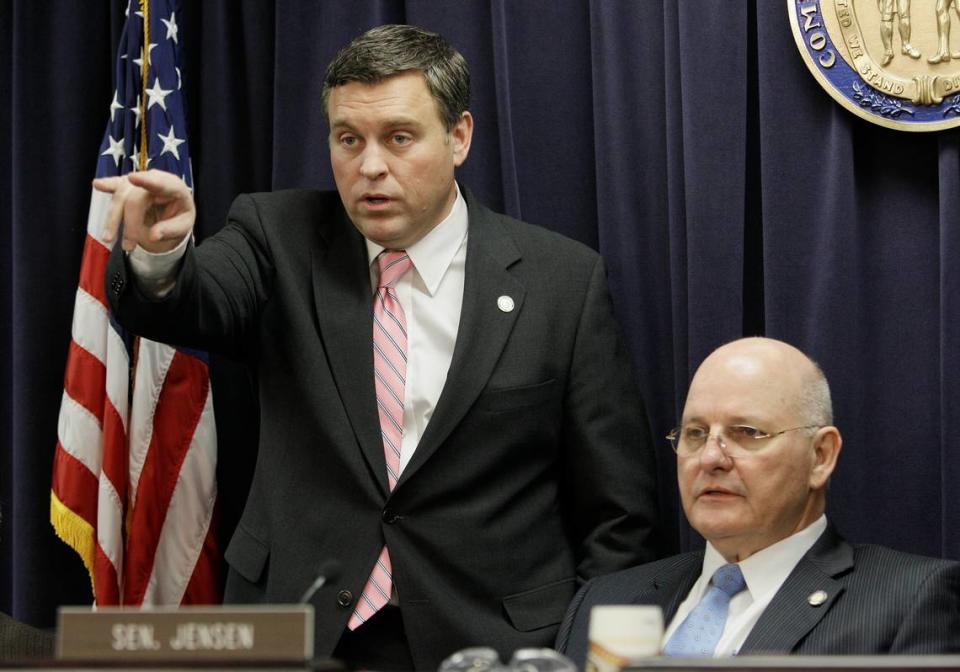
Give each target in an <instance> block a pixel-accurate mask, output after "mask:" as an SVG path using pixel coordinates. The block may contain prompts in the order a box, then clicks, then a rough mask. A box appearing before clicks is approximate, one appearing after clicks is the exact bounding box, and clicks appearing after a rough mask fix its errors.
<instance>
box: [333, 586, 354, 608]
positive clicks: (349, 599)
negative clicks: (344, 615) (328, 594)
mask: <svg viewBox="0 0 960 672" xmlns="http://www.w3.org/2000/svg"><path fill="white" fill-rule="evenodd" d="M337 604H339V605H340V606H341V607H349V606H350V605H351V604H353V593H351V592H350V591H349V590H341V591H340V592H339V593H337Z"/></svg>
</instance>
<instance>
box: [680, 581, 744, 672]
mask: <svg viewBox="0 0 960 672" xmlns="http://www.w3.org/2000/svg"><path fill="white" fill-rule="evenodd" d="M746 587H747V583H746V581H744V578H743V572H741V571H740V565H734V564H728V565H724V566H723V567H721V568H720V569H718V570H717V571H715V572H714V573H713V576H712V577H711V578H710V585H709V586H708V587H707V592H706V593H705V594H704V595H703V598H702V599H701V600H700V603H699V604H698V605H697V606H696V607H694V608H693V610H692V611H691V612H690V613H689V614H687V617H686V618H685V619H684V621H683V623H681V624H680V626H679V627H678V628H677V629H676V630H675V631H674V632H673V635H672V636H671V637H670V641H668V642H667V643H666V645H665V646H664V647H663V653H664V655H667V656H711V655H713V653H714V651H715V650H716V648H717V643H718V642H719V641H720V636H721V635H722V634H723V629H724V627H725V625H726V622H727V612H728V610H729V608H730V598H731V597H733V596H734V595H736V594H737V593H739V592H740V591H742V590H743V589H744V588H746Z"/></svg>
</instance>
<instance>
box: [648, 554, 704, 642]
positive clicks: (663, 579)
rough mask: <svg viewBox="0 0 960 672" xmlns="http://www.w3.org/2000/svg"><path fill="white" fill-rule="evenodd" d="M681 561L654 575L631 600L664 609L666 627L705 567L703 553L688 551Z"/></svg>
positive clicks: (681, 557)
mask: <svg viewBox="0 0 960 672" xmlns="http://www.w3.org/2000/svg"><path fill="white" fill-rule="evenodd" d="M679 559H681V560H682V562H681V563H678V564H677V565H674V566H672V567H670V568H668V569H667V570H665V571H663V572H661V573H659V574H658V575H657V576H654V577H653V578H652V579H651V580H650V582H649V584H647V585H646V586H644V587H642V588H641V590H640V591H639V592H638V593H637V594H636V595H634V597H633V598H632V599H631V600H630V602H631V603H632V604H655V605H657V606H659V607H660V609H661V610H662V611H663V625H664V628H666V627H668V626H669V625H670V621H672V620H673V617H674V615H675V614H676V613H677V609H678V608H679V607H680V603H681V602H683V600H684V599H686V597H687V594H688V593H689V592H690V589H691V588H693V584H694V583H696V582H697V577H698V576H700V570H701V568H702V567H703V553H688V554H685V555H682V556H680V557H679Z"/></svg>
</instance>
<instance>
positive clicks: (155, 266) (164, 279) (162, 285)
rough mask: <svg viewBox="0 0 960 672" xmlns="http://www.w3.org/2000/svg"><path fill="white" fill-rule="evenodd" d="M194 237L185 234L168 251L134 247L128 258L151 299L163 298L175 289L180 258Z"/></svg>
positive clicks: (139, 285) (137, 278)
mask: <svg viewBox="0 0 960 672" xmlns="http://www.w3.org/2000/svg"><path fill="white" fill-rule="evenodd" d="M192 238H193V236H184V238H183V240H181V241H180V244H179V245H177V246H176V247H175V248H173V249H172V250H169V251H167V252H148V251H147V250H145V249H143V248H142V247H140V246H139V245H137V246H136V247H135V248H133V251H131V252H130V253H129V254H128V255H127V258H128V259H129V260H130V268H131V269H132V270H133V277H134V278H135V280H136V283H137V287H138V288H139V289H140V291H141V292H143V293H144V294H146V295H147V296H148V297H150V298H151V299H162V298H164V297H165V296H166V295H167V294H169V293H170V292H171V291H172V290H173V287H174V285H176V284H177V272H178V270H179V264H180V260H181V259H183V255H184V254H186V252H187V245H189V244H190V240H191V239H192Z"/></svg>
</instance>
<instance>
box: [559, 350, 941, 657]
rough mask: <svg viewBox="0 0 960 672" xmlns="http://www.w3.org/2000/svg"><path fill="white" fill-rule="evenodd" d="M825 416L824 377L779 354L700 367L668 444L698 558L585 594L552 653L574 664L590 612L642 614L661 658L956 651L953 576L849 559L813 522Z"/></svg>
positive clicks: (668, 562) (842, 544)
mask: <svg viewBox="0 0 960 672" xmlns="http://www.w3.org/2000/svg"><path fill="white" fill-rule="evenodd" d="M832 415H833V413H832V407H831V401H830V388H829V386H828V385H827V381H826V379H825V377H824V376H823V373H822V372H821V371H820V369H819V367H817V365H816V364H815V363H814V362H813V361H811V360H810V359H809V358H808V357H807V356H806V355H804V354H803V353H801V352H800V351H799V350H797V349H796V348H794V347H792V346H790V345H787V344H786V343H782V342H780V341H775V340H771V339H765V338H748V339H743V340H740V341H735V342H733V343H730V344H727V345H725V346H723V347H721V348H719V349H718V350H716V351H715V352H714V353H713V354H711V355H710V356H709V357H707V359H706V360H704V362H703V364H701V366H700V368H699V369H698V370H697V373H696V375H695V376H694V378H693V381H692V382H691V384H690V390H689V393H688V395H687V401H686V405H685V407H684V411H683V419H682V422H681V424H680V426H679V427H678V428H677V429H676V430H674V431H673V432H672V433H671V434H670V437H669V438H670V440H671V443H672V444H673V446H674V450H675V451H676V454H677V474H678V481H679V485H680V497H681V500H682V503H683V509H684V512H685V513H686V516H687V519H688V520H689V522H690V524H691V526H692V527H693V528H694V529H696V530H697V531H698V532H699V533H700V534H701V535H703V537H704V538H705V539H706V540H707V547H706V551H705V552H694V553H686V554H683V555H679V556H675V557H672V558H667V559H665V560H661V561H658V562H654V563H649V564H646V565H642V566H639V567H636V568H633V569H629V570H625V571H622V572H617V573H614V574H611V575H609V576H604V577H601V578H598V579H594V580H593V581H591V582H589V583H588V584H587V585H586V586H585V587H584V588H583V589H582V590H581V591H580V593H579V594H578V595H577V597H576V598H575V600H574V602H573V604H572V605H571V607H570V610H569V612H568V614H567V617H566V619H565V621H564V623H563V625H562V626H561V629H560V635H559V637H558V648H559V649H560V650H561V651H564V652H566V653H567V654H568V655H570V656H571V657H573V658H574V660H575V661H578V662H579V663H580V664H581V665H582V664H583V662H584V659H585V657H586V654H587V648H588V643H587V627H588V623H589V619H590V610H591V608H592V607H593V606H594V605H599V604H655V605H659V606H660V607H661V608H662V609H663V613H664V617H665V620H666V622H667V623H668V627H667V629H666V632H665V633H664V638H663V651H664V653H665V654H667V655H682V656H704V655H706V656H729V655H736V654H740V655H743V654H746V653H799V654H879V653H947V652H957V651H960V563H957V562H952V561H946V560H935V559H932V558H923V557H919V556H914V555H908V554H906V553H900V552H897V551H893V550H890V549H885V548H881V547H878V546H852V545H850V544H848V543H847V542H846V541H844V540H843V538H841V537H840V535H839V534H838V533H837V531H836V530H835V529H834V528H833V527H832V526H831V525H830V524H829V523H828V521H827V519H826V516H825V513H824V512H825V509H826V490H827V483H828V481H829V479H830V476H831V474H832V473H833V470H834V467H835V466H836V463H837V457H838V456H839V454H840V447H841V438H840V432H839V430H838V429H837V428H836V427H834V426H833V417H832Z"/></svg>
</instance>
